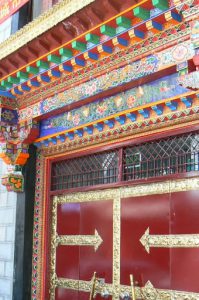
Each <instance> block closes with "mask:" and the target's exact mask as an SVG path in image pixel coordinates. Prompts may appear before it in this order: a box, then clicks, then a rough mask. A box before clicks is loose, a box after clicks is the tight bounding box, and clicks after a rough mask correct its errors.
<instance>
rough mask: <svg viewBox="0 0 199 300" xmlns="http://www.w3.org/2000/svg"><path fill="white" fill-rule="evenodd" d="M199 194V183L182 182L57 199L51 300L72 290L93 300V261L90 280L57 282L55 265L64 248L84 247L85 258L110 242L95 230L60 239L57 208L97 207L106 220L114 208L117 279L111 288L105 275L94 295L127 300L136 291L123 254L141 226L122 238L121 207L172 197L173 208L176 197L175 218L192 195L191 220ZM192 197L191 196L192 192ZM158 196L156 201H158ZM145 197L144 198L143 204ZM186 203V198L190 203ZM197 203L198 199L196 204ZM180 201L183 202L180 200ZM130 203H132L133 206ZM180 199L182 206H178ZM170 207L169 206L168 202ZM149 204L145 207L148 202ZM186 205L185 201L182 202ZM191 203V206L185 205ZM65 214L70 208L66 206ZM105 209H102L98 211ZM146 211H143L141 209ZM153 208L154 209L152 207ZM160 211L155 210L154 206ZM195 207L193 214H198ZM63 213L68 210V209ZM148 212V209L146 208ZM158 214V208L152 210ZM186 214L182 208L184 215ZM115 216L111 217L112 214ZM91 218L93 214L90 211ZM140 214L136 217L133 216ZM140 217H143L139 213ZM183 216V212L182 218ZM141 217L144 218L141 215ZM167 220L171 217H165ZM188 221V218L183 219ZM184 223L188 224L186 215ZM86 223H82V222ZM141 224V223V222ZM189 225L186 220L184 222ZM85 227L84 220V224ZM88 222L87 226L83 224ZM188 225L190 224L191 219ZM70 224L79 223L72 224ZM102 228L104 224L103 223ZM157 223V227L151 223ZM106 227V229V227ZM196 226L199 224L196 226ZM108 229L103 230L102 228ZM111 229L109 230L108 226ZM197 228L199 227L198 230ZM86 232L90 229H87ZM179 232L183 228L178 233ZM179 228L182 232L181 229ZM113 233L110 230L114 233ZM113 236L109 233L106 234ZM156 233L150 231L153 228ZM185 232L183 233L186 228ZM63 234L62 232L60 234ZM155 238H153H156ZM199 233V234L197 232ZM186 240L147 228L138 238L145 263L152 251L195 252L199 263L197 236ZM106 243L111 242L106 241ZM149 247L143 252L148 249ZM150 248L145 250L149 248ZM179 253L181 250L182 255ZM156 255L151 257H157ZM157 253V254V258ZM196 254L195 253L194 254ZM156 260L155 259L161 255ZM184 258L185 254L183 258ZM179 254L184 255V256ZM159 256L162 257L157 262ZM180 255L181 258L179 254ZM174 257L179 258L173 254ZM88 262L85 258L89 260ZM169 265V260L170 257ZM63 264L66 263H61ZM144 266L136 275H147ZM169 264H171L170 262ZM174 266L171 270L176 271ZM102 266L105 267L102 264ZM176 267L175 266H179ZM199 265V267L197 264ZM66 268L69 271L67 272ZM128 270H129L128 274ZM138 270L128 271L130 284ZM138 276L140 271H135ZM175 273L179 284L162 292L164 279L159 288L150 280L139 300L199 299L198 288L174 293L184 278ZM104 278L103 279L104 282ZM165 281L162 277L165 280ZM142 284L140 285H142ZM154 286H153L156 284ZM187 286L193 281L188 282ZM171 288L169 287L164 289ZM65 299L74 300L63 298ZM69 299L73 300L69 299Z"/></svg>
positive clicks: (138, 292)
mask: <svg viewBox="0 0 199 300" xmlns="http://www.w3.org/2000/svg"><path fill="white" fill-rule="evenodd" d="M198 190H199V179H198V178H195V179H186V180H178V181H166V182H162V183H153V184H150V185H139V186H134V187H123V188H117V189H111V190H104V191H94V192H85V193H76V194H68V195H66V196H55V197H54V198H53V208H52V235H51V266H50V268H51V274H50V299H51V300H54V299H59V298H58V297H57V295H56V290H57V289H67V290H71V291H77V292H78V293H80V294H76V298H75V299H83V298H81V296H80V295H82V294H81V293H82V292H83V293H84V295H86V296H85V299H89V295H90V292H91V289H92V284H93V280H92V274H93V273H94V272H95V271H96V270H95V267H94V264H93V266H92V263H93V261H92V259H91V261H88V269H89V270H90V271H91V272H90V273H91V276H90V277H89V278H88V277H87V278H85V280H84V278H83V279H82V278H72V277H69V276H68V277H65V276H62V277H60V276H57V269H56V260H57V249H58V248H59V247H65V246H66V247H67V246H68V247H69V246H70V247H80V248H83V247H85V250H84V253H86V251H88V250H86V249H88V247H89V249H90V248H92V249H93V250H92V251H93V252H94V251H96V253H97V251H100V247H105V246H106V243H107V245H109V244H108V240H107V239H105V237H104V234H101V230H99V229H98V228H95V229H94V230H93V232H92V234H74V235H73V234H70V232H69V233H67V234H66V235H64V234H58V233H57V228H59V224H58V223H59V218H57V216H58V207H59V205H74V204H84V205H85V207H87V209H88V210H89V209H90V208H89V207H90V206H89V205H90V204H92V205H93V204H94V206H95V205H96V207H97V210H98V211H101V214H102V216H103V215H106V214H107V211H106V209H105V207H106V206H105V204H107V203H109V204H110V203H111V206H112V214H113V215H112V227H111V226H110V227H111V230H112V234H109V238H110V239H111V245H112V246H111V247H112V249H111V251H112V262H111V265H112V278H111V280H110V282H109V280H108V281H104V280H103V275H104V274H102V273H100V274H97V273H96V277H97V280H96V282H95V291H94V296H97V298H96V299H103V297H104V296H105V295H110V297H109V298H108V299H113V300H119V299H121V298H122V297H125V295H126V296H127V298H125V299H128V296H129V297H132V291H133V289H132V286H131V284H130V283H131V282H130V279H129V282H128V280H126V282H125V280H124V278H122V277H123V274H124V273H125V272H124V268H126V267H125V263H124V257H123V256H122V252H121V249H123V248H122V247H123V246H122V245H121V243H127V244H129V245H131V242H130V241H131V239H132V238H133V234H134V232H137V229H138V228H139V222H137V226H135V227H134V228H133V229H132V234H131V232H129V231H128V234H126V235H125V238H123V237H121V232H122V227H121V226H123V225H122V220H123V216H122V212H123V210H122V209H121V207H122V205H123V204H125V201H129V203H131V205H132V208H133V207H134V206H133V201H134V199H137V200H136V201H137V203H138V202H139V199H140V202H141V199H142V198H143V199H144V200H146V199H147V197H148V196H150V197H151V199H155V198H156V199H157V201H159V202H161V197H162V195H164V198H165V199H167V195H168V199H169V200H168V201H169V205H170V203H172V197H173V195H174V198H173V204H172V205H171V212H169V213H170V214H172V212H173V211H174V208H175V207H174V206H176V207H177V206H178V205H179V203H180V201H181V199H182V198H183V197H184V196H183V195H184V194H183V193H188V194H186V195H185V202H184V203H185V206H186V205H187V207H189V209H187V207H186V212H185V213H184V214H186V215H188V214H189V210H190V213H191V210H192V211H194V210H195V209H196V206H195V207H194V205H195V204H194V203H195V202H196V196H197V195H198ZM188 191H190V193H189V192H188ZM194 193H195V196H193V200H191V202H190V203H189V201H188V200H187V199H189V197H192V194H194ZM178 194H179V195H180V198H179V197H178ZM153 195H154V196H153ZM139 197H140V198H139ZM186 197H187V198H186ZM194 197H195V198H194ZM178 198H179V199H178ZM128 199H129V200H128ZM176 199H177V200H176ZM165 201H166V200H165ZM143 203H144V202H143ZM181 203H182V201H181ZM186 203H187V204H186ZM63 207H65V208H66V206H63ZM100 207H101V209H99V208H100ZM140 207H141V206H140ZM149 207H150V203H149ZM154 207H155V206H154ZM193 207H194V208H193ZM65 208H64V209H65ZM145 209H146V207H145ZM153 209H154V208H153ZM180 210H181V208H179V211H180ZM109 212H110V211H109ZM90 213H92V211H91V209H90ZM134 213H135V212H134ZM136 213H137V214H138V215H139V214H140V211H139V210H138V211H136ZM180 213H182V212H180ZM128 214H129V216H131V214H132V216H133V212H132V211H128ZM140 215H141V214H140ZM165 215H166V214H165ZM182 215H183V214H182ZM169 217H170V216H169ZM95 218H96V216H94V217H93V218H92V217H91V219H90V220H87V222H88V224H90V223H93V222H94V219H95ZM184 218H185V219H186V217H185V215H184ZM80 219H81V218H80ZM138 219H139V218H138ZM185 221H186V220H185ZM79 222H80V223H81V220H79ZM84 222H85V220H84ZM172 222H173V223H176V224H177V223H178V222H180V221H178V217H176V218H175V220H172ZM187 222H188V219H187ZM71 223H74V222H72V221H71ZM100 223H103V222H102V221H100ZM152 223H153V222H152ZM104 225H105V224H104ZM196 225H197V222H196ZM102 226H103V224H102ZM105 226H106V225H105ZM196 227H197V226H196ZM84 228H86V227H84ZM162 228H163V227H160V228H159V229H158V228H156V230H157V231H158V230H160V231H161V230H162ZM176 228H178V227H176ZM180 228H183V227H182V226H180ZM109 229H110V228H109ZM107 230H108V228H107ZM150 230H151V228H150ZM183 230H184V228H183ZM58 231H59V230H58ZM152 233H153V232H152ZM198 233H199V228H198ZM184 234H185V235H183V234H180V233H177V232H176V234H171V235H170V236H169V235H165V234H161V232H159V233H158V234H156V235H155V234H151V235H150V231H149V230H148V229H147V228H146V232H142V234H141V235H140V236H139V238H137V243H140V247H141V249H142V248H143V249H142V250H141V251H143V253H144V251H145V254H144V255H145V257H148V258H147V259H148V260H149V261H150V255H151V253H148V252H149V251H148V250H149V248H150V247H151V249H150V252H153V251H159V252H157V253H158V255H159V256H160V257H161V255H162V251H163V250H164V249H165V248H172V249H173V248H177V249H181V248H183V249H182V250H183V251H184V252H183V253H184V254H186V253H188V252H187V251H190V249H191V250H193V249H194V251H198V252H197V255H198V257H199V248H198V246H199V240H198V235H197V234H196V232H193V234H191V233H190V234H188V235H187V232H184ZM106 238H107V237H106ZM143 245H144V246H143ZM144 247H146V250H147V251H146V250H145V248H144ZM133 250H134V249H133V245H132V246H129V251H132V252H133ZM107 251H110V249H109V247H107ZM178 251H180V250H178ZM154 253H155V252H154ZM154 253H153V254H152V255H154ZM157 253H156V254H157ZM195 253H196V252H195ZM156 254H155V255H156ZM181 254H182V253H181ZM181 254H180V255H181ZM158 255H157V256H158ZM177 255H178V254H177ZM174 256H175V253H174ZM85 257H86V256H85ZM169 259H170V256H169ZM62 263H63V264H64V261H63V262H62ZM143 263H144V259H143V261H137V262H136V265H137V267H136V268H137V270H141V269H142V264H143ZM168 263H169V262H168ZM172 263H173V262H172V261H171V265H172ZM102 264H103V263H102ZM174 265H175V264H174ZM198 265H199V263H198ZM66 268H67V266H66ZM126 269H128V268H126ZM132 270H134V269H133V267H132V268H129V269H128V271H127V273H128V274H126V278H130V277H129V276H130V274H131V273H133V272H130V271H132ZM135 270H136V269H135ZM154 270H155V268H154V266H153V264H152V265H151V269H150V271H151V274H152V273H153V272H154ZM170 271H171V272H173V273H174V275H173V278H174V284H173V285H172V283H171V284H170V285H169V286H168V287H167V288H164V287H163V288H162V287H161V285H162V286H164V284H162V283H161V282H158V277H159V274H155V275H156V278H157V279H156V280H155V283H154V282H153V280H151V278H152V279H153V276H151V275H150V274H149V278H144V281H143V282H142V284H140V282H141V281H140V282H139V285H137V286H135V288H134V292H135V298H136V299H149V300H152V299H156V300H161V299H163V300H172V299H175V300H185V299H186V300H197V299H199V290H197V286H196V290H194V285H193V292H192V290H190V287H191V285H190V286H189V284H187V283H186V284H185V285H183V283H182V285H179V286H180V287H181V286H183V287H184V288H183V289H182V288H180V289H179V290H178V289H174V288H172V287H173V286H174V287H175V286H178V282H177V281H175V276H179V274H177V275H176V274H175V270H173V269H172V267H171V270H170ZM181 272H185V273H186V270H184V271H183V270H181ZM189 276H194V275H193V274H190V275H189ZM99 277H100V278H99ZM160 277H161V276H160ZM138 281H139V280H138ZM151 281H152V282H151ZM187 282H188V281H187ZM165 286H166V285H165ZM64 299H66V300H67V299H69V298H64ZM70 299H72V298H71V297H70ZM123 299H124V298H123ZM129 299H130V298H129Z"/></svg>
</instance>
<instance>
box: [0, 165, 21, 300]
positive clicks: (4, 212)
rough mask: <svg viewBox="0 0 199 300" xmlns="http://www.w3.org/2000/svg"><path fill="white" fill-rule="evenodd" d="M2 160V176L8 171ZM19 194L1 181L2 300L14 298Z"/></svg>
mask: <svg viewBox="0 0 199 300" xmlns="http://www.w3.org/2000/svg"><path fill="white" fill-rule="evenodd" d="M6 169H7V167H6V165H5V164H4V163H3V162H2V160H0V177H1V175H3V174H5V173H6ZM16 201H17V194H16V193H14V192H9V193H8V192H7V191H6V188H5V187H4V186H2V185H1V183H0V300H11V299H12V288H13V266H14V241H15V218H16Z"/></svg>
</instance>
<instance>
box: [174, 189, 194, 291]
mask: <svg viewBox="0 0 199 300" xmlns="http://www.w3.org/2000/svg"><path fill="white" fill-rule="evenodd" d="M171 200H172V201H171V206H172V208H171V212H172V213H171V233H172V234H198V233H199V192H198V191H188V192H179V193H173V194H172V195H171ZM198 278H199V248H176V249H174V248H173V249H172V251H171V289H174V290H176V289H177V290H183V291H190V292H197V293H198V292H199V283H198Z"/></svg>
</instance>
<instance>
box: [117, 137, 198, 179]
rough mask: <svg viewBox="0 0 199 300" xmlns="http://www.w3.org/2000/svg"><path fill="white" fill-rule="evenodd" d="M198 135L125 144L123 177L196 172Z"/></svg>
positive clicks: (138, 177)
mask: <svg viewBox="0 0 199 300" xmlns="http://www.w3.org/2000/svg"><path fill="white" fill-rule="evenodd" d="M198 165H199V135H198V134H188V135H182V136H176V137H171V138H167V139H164V140H159V141H154V142H149V143H145V144H142V145H139V146H133V147H128V148H126V149H125V150H124V156H123V180H125V181H127V180H135V179H144V178H150V177H156V176H164V175H169V174H175V173H184V172H190V171H198V169H199V167H198Z"/></svg>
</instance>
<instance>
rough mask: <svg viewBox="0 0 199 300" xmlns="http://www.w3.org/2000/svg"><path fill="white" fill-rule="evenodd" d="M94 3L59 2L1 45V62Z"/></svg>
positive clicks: (81, 0)
mask: <svg viewBox="0 0 199 300" xmlns="http://www.w3.org/2000/svg"><path fill="white" fill-rule="evenodd" d="M92 2H94V0H78V1H73V0H62V1H59V2H58V3H57V4H56V5H54V6H53V7H52V8H51V9H49V10H47V11H46V12H44V13H43V14H42V15H40V16H39V17H38V18H36V19H35V20H34V21H32V22H31V23H28V24H27V25H26V26H24V27H23V28H22V29H21V30H19V31H17V32H16V33H15V34H14V35H11V37H10V38H9V39H7V40H5V42H3V43H1V53H0V60H1V59H3V58H4V57H6V56H8V55H9V54H11V53H12V52H14V51H16V50H17V49H19V48H21V47H22V46H24V45H25V44H27V43H28V42H30V41H32V40H33V39H34V38H36V37H37V36H39V35H41V34H42V33H44V32H45V31H47V30H48V29H50V28H52V27H53V26H55V25H56V24H58V23H59V22H61V21H63V20H65V19H66V18H67V17H69V16H71V15H72V14H74V13H75V12H77V11H78V10H80V9H82V8H83V7H85V6H87V5H88V4H90V3H92Z"/></svg>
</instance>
